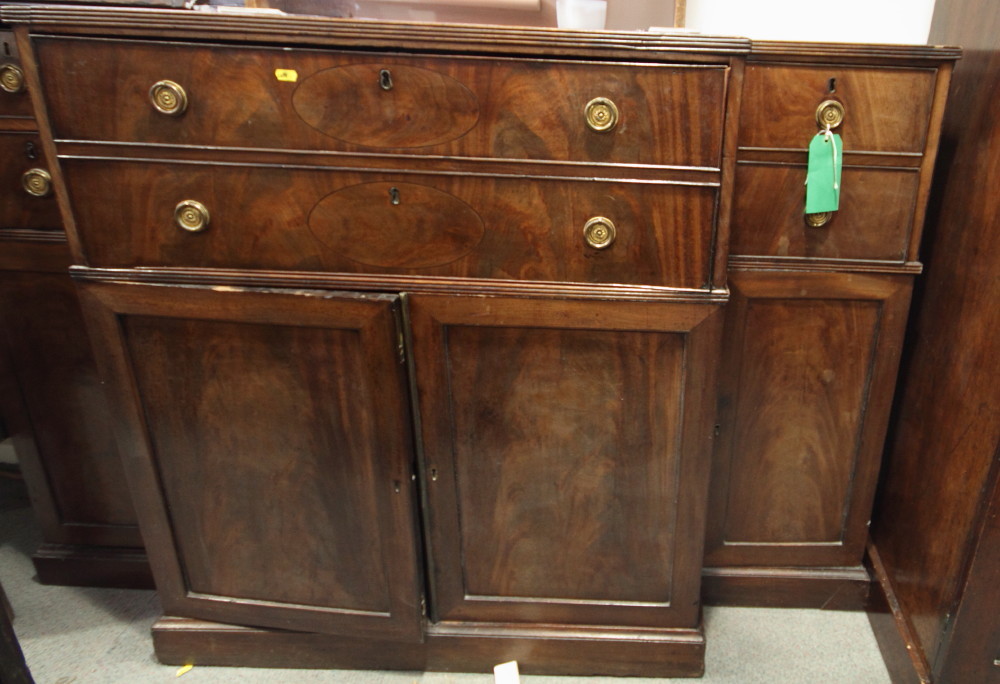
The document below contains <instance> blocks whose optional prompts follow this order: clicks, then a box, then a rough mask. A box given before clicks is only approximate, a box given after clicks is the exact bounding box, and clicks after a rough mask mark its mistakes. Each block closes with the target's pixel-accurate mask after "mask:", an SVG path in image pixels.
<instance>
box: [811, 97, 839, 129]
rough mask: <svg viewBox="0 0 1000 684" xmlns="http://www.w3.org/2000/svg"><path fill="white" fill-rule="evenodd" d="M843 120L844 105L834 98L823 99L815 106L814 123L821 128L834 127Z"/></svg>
mask: <svg viewBox="0 0 1000 684" xmlns="http://www.w3.org/2000/svg"><path fill="white" fill-rule="evenodd" d="M843 122H844V105H842V104H841V103H840V102H837V101H836V100H825V101H823V102H821V103H820V105H819V107H817V108H816V125H817V126H819V127H820V128H821V129H822V130H826V129H827V128H836V127H837V126H839V125H840V124H842V123H843Z"/></svg>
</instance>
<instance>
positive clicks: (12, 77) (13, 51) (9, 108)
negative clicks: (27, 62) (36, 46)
mask: <svg viewBox="0 0 1000 684" xmlns="http://www.w3.org/2000/svg"><path fill="white" fill-rule="evenodd" d="M8 116H9V117H13V118H18V119H24V118H28V119H30V118H33V116H34V115H33V111H32V109H31V98H29V97H28V90H27V88H26V87H25V83H24V71H23V70H22V68H21V60H20V59H19V58H18V54H17V45H16V44H15V43H14V34H13V33H12V32H11V31H0V118H3V117H8Z"/></svg>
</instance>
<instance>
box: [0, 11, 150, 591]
mask: <svg viewBox="0 0 1000 684" xmlns="http://www.w3.org/2000/svg"><path fill="white" fill-rule="evenodd" d="M20 57H21V56H20V52H19V50H18V47H17V43H16V41H15V40H14V36H13V34H12V33H11V32H10V31H7V30H0V160H2V164H0V324H2V328H3V330H2V335H0V376H2V377H0V415H2V419H3V422H4V424H5V426H6V428H7V430H8V431H9V432H10V434H11V436H12V438H13V441H14V447H15V451H16V453H17V457H18V461H19V463H20V467H21V473H22V475H23V477H24V480H25V482H26V484H27V485H28V490H29V493H30V495H31V502H32V507H33V508H34V511H35V514H36V517H37V518H38V522H39V523H40V526H41V529H42V539H43V543H42V545H41V547H40V548H38V549H37V550H35V552H34V553H33V554H32V560H33V562H34V565H35V570H36V572H37V574H38V579H39V581H41V582H44V583H52V584H75V585H105V586H127V587H149V586H152V578H151V576H150V572H149V565H148V563H147V562H146V558H145V555H144V552H143V548H142V537H141V536H140V534H139V529H138V526H137V521H136V516H135V512H134V510H133V508H132V503H131V498H130V496H129V492H128V487H127V486H126V482H125V474H124V471H123V469H122V466H121V463H120V459H119V455H118V449H117V446H116V444H115V440H114V435H113V428H112V421H111V417H110V413H109V410H108V405H107V400H106V397H105V395H104V388H103V387H102V386H101V380H100V377H99V375H98V372H97V367H96V364H95V362H94V359H93V355H92V353H91V350H90V344H89V340H88V338H87V332H86V327H85V324H84V319H83V314H82V313H81V311H80V303H79V300H78V298H77V293H76V289H75V287H74V285H73V283H72V281H71V280H70V278H69V276H68V274H67V269H68V267H69V265H70V263H71V257H70V254H69V249H68V247H67V244H66V236H65V234H64V233H63V229H62V221H61V219H60V216H59V207H58V205H57V202H56V198H55V196H54V194H53V193H52V192H51V188H49V187H46V186H47V185H48V184H49V180H48V178H50V171H51V170H52V168H53V165H52V164H51V160H50V159H49V158H48V155H47V154H46V152H45V146H44V145H43V143H42V139H41V137H40V135H39V133H38V132H37V130H36V129H37V124H36V122H35V120H34V114H33V109H32V106H31V98H30V97H29V93H28V91H27V81H26V76H25V73H24V65H23V64H22V61H21V58H20Z"/></svg>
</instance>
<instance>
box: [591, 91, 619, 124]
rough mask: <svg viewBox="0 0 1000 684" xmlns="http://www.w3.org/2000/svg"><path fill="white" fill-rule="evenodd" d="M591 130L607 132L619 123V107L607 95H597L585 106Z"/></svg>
mask: <svg viewBox="0 0 1000 684" xmlns="http://www.w3.org/2000/svg"><path fill="white" fill-rule="evenodd" d="M584 116H586V118H587V125H588V126H589V127H590V128H591V130H595V131H597V132H598V133H606V132H608V131H610V130H613V129H614V127H615V126H617V125H618V107H617V106H616V105H615V103H614V102H612V101H611V100H609V99H608V98H606V97H595V98H594V99H593V100H591V101H590V102H588V103H587V106H586V107H585V108H584Z"/></svg>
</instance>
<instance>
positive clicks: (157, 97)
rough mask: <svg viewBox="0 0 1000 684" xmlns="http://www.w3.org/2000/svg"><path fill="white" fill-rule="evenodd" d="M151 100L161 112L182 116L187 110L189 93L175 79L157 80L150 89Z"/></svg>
mask: <svg viewBox="0 0 1000 684" xmlns="http://www.w3.org/2000/svg"><path fill="white" fill-rule="evenodd" d="M149 100H150V102H152V103H153V107H155V108H156V111H158V112H160V113H161V114H166V115H168V116H180V115H181V114H183V113H184V112H185V110H187V106H188V98H187V93H186V92H184V88H182V87H181V86H180V84H177V83H174V82H173V81H157V82H156V83H154V84H153V86H152V87H151V88H150V89H149Z"/></svg>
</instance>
